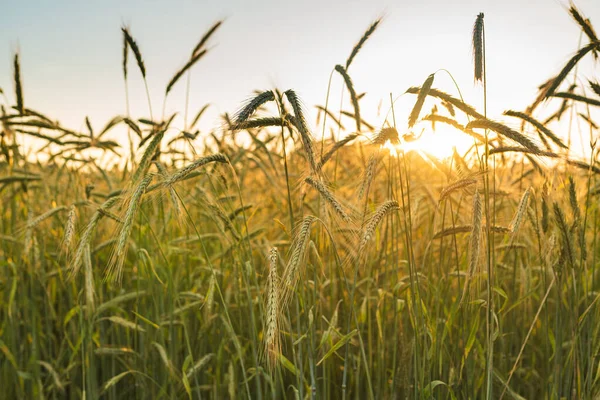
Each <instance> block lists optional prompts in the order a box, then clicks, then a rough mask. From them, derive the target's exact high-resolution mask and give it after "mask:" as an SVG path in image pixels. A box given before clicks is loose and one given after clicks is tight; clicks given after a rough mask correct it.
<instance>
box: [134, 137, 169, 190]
mask: <svg viewBox="0 0 600 400" xmlns="http://www.w3.org/2000/svg"><path fill="white" fill-rule="evenodd" d="M164 136H165V131H164V130H160V131H158V132H156V133H155V134H154V137H153V138H152V140H151V141H150V143H149V144H148V147H147V148H146V150H145V151H144V154H143V155H142V159H141V160H140V164H139V165H138V168H137V170H136V171H135V173H134V174H133V182H137V181H138V180H139V179H140V178H141V177H142V176H144V175H145V174H146V173H147V172H148V170H149V169H150V165H151V163H152V159H153V158H154V156H155V155H156V153H157V152H158V150H159V148H160V142H161V141H162V139H163V137H164Z"/></svg>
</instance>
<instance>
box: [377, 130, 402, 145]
mask: <svg viewBox="0 0 600 400" xmlns="http://www.w3.org/2000/svg"><path fill="white" fill-rule="evenodd" d="M388 140H389V141H390V143H391V144H400V135H399V134H398V130H397V129H396V128H394V127H389V128H381V130H380V131H379V132H378V133H377V134H376V135H374V136H373V139H371V143H373V144H374V145H379V146H382V145H384V144H385V142H387V141H388Z"/></svg>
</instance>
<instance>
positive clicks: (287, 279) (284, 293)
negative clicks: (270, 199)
mask: <svg viewBox="0 0 600 400" xmlns="http://www.w3.org/2000/svg"><path fill="white" fill-rule="evenodd" d="M316 220H317V218H316V217H314V216H312V215H307V216H305V217H304V219H303V220H302V223H300V225H298V227H297V228H296V229H297V231H296V233H295V235H294V240H293V242H292V247H291V255H290V259H289V261H288V263H287V265H286V267H285V270H284V272H283V278H282V281H281V299H282V304H281V305H286V304H287V303H288V302H289V299H290V297H291V294H292V292H293V291H294V290H295V288H296V283H297V282H298V279H299V275H300V268H301V267H302V264H303V263H304V259H305V257H306V249H307V248H308V243H309V241H310V228H311V226H312V224H313V223H314V222H315V221H316Z"/></svg>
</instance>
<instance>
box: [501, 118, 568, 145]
mask: <svg viewBox="0 0 600 400" xmlns="http://www.w3.org/2000/svg"><path fill="white" fill-rule="evenodd" d="M504 115H508V116H509V117H515V118H520V119H522V120H523V121H526V122H529V123H530V124H531V125H533V126H534V127H535V128H536V129H537V130H538V131H540V132H541V133H543V134H544V135H546V136H547V137H548V138H549V139H550V140H552V141H553V142H554V143H555V144H556V145H557V146H559V147H562V148H563V149H566V148H567V145H566V144H564V143H563V142H562V140H560V138H559V137H558V136H556V135H555V134H554V133H553V132H552V131H551V130H550V129H548V128H546V127H545V126H544V124H542V123H541V122H540V121H538V120H536V119H534V118H533V117H532V116H530V115H528V114H526V113H523V112H519V111H513V110H507V111H504Z"/></svg>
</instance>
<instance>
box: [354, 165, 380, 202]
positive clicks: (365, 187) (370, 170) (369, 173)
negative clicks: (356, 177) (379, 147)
mask: <svg viewBox="0 0 600 400" xmlns="http://www.w3.org/2000/svg"><path fill="white" fill-rule="evenodd" d="M377 161H378V157H377V155H375V154H371V155H370V156H369V161H368V162H367V168H366V170H365V177H364V179H363V180H362V182H361V185H360V188H359V189H358V199H359V200H362V199H363V197H364V196H366V195H367V194H368V193H369V190H370V189H371V183H373V179H374V178H375V170H376V169H377Z"/></svg>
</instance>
